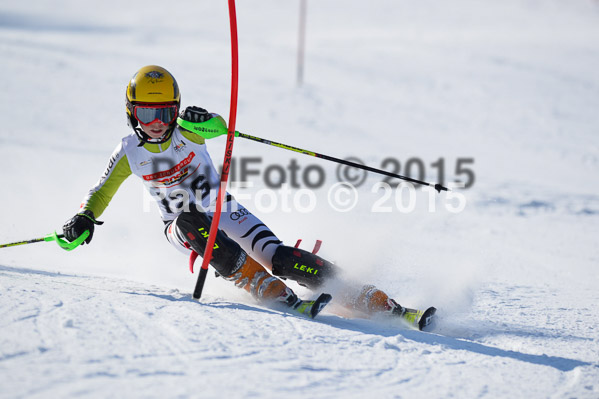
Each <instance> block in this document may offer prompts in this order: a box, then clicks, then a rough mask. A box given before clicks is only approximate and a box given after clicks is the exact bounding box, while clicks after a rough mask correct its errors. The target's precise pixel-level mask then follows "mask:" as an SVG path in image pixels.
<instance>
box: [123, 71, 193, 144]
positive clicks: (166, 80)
mask: <svg viewBox="0 0 599 399" xmlns="http://www.w3.org/2000/svg"><path fill="white" fill-rule="evenodd" d="M126 103H127V119H128V121H129V125H130V126H131V127H132V128H133V130H134V131H135V133H136V134H137V136H138V137H139V138H140V140H142V141H143V142H148V143H163V142H165V141H167V140H168V139H169V138H170V136H171V134H172V132H173V129H174V128H175V125H176V117H175V118H173V119H172V121H170V120H169V122H168V124H169V129H168V130H167V132H166V133H165V134H164V136H163V137H162V138H160V139H157V140H156V139H151V138H150V137H149V136H148V135H147V134H145V133H144V132H143V130H142V129H141V128H140V127H139V122H140V121H139V120H138V119H137V117H136V112H135V107H136V106H139V105H151V106H161V105H164V106H175V109H174V111H175V115H176V114H177V113H178V112H179V107H180V104H181V94H180V93H179V86H178V85H177V81H176V80H175V77H174V76H173V75H172V74H171V73H170V72H169V71H167V70H166V69H164V68H162V67H160V66H157V65H147V66H145V67H143V68H141V69H140V70H139V71H137V72H136V73H135V75H133V77H132V78H131V80H130V81H129V84H128V85H127V91H126Z"/></svg>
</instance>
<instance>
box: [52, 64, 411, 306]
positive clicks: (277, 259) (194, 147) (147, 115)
mask: <svg viewBox="0 0 599 399" xmlns="http://www.w3.org/2000/svg"><path fill="white" fill-rule="evenodd" d="M180 104H181V95H180V92H179V87H178V85H177V82H176V80H175V78H174V77H173V75H171V74H170V73H169V72H168V71H167V70H166V69H164V68H162V67H159V66H155V65H149V66H145V67H143V68H141V69H140V70H139V71H137V72H136V73H135V75H134V76H133V78H132V79H131V80H130V82H129V84H128V85H127V90H126V112H127V118H128V124H129V126H130V127H131V128H132V129H133V133H132V134H130V135H128V136H126V137H124V138H123V139H122V141H121V142H120V143H119V144H118V146H117V148H116V149H115V151H114V153H113V154H112V156H111V158H110V160H109V163H108V167H107V169H106V171H105V172H104V174H103V175H102V176H101V178H100V180H99V181H98V182H97V184H96V185H95V186H94V187H93V188H92V189H91V190H90V191H89V192H88V194H87V195H86V196H85V198H84V200H83V202H82V204H81V207H80V210H79V212H78V213H77V214H76V215H75V216H74V217H72V218H71V219H69V220H68V221H67V222H66V223H65V225H64V226H63V231H64V235H65V237H66V238H67V239H68V240H69V241H73V240H75V239H77V238H78V237H79V236H80V235H81V234H82V233H83V232H85V231H86V230H89V232H90V235H89V237H88V238H87V239H86V240H85V243H89V242H90V241H91V239H92V237H93V232H94V225H99V224H102V223H103V222H99V221H98V220H97V219H96V218H98V217H99V216H100V215H101V214H102V212H104V210H105V209H106V207H107V206H108V204H109V202H110V200H111V199H112V197H113V195H114V194H115V193H116V191H117V190H118V188H119V186H120V185H121V183H122V182H123V181H124V180H125V179H126V178H127V177H128V176H129V175H131V174H135V175H136V176H138V177H140V178H141V179H142V181H143V183H144V184H145V186H146V188H147V189H148V190H149V192H150V194H151V195H152V196H153V197H154V199H156V201H157V202H158V206H159V209H160V214H161V216H162V220H163V221H164V223H165V235H166V238H167V239H168V241H169V242H170V243H171V244H172V245H173V246H174V247H175V248H177V249H178V250H180V251H182V252H183V253H186V254H188V255H189V254H190V251H195V252H197V253H198V254H199V255H203V254H204V249H205V246H206V243H207V237H208V231H209V230H210V222H211V217H212V214H213V210H214V204H215V202H216V195H213V194H214V193H215V191H216V189H217V188H218V186H219V181H220V180H219V175H218V173H217V171H216V169H215V167H214V165H213V163H212V160H211V159H210V155H209V154H208V151H207V149H206V145H205V139H206V138H211V137H216V136H218V135H221V134H222V133H223V132H226V130H227V126H226V123H225V121H224V119H223V118H222V117H221V116H219V115H217V114H214V113H209V112H207V111H206V110H204V109H202V108H199V107H194V106H191V107H187V108H186V109H185V110H184V111H183V112H179V111H180ZM179 115H180V118H181V119H180V120H179V123H177V117H178V116H179ZM214 248H215V249H214V252H213V258H212V260H211V262H210V264H211V265H212V266H213V267H214V268H215V270H216V271H217V273H218V274H219V275H220V276H222V277H224V278H225V279H227V280H231V281H234V282H235V284H236V285H237V286H238V287H241V288H243V289H245V290H246V291H248V292H250V293H251V294H252V295H253V296H254V297H256V298H257V299H258V300H262V301H279V302H282V303H284V304H286V305H287V306H290V307H291V308H292V309H297V310H298V311H300V312H302V313H309V312H313V313H312V316H314V315H315V313H316V312H317V311H314V310H313V309H310V307H309V306H307V305H306V304H308V303H309V302H304V301H302V300H301V299H299V298H298V296H297V295H296V294H295V293H294V292H293V290H291V289H290V288H289V287H287V286H286V284H285V283H284V282H283V281H282V280H281V279H290V280H294V281H296V282H298V283H299V284H300V285H303V286H305V287H308V288H310V289H311V290H317V289H321V288H322V287H323V286H324V285H325V283H328V282H331V281H333V282H334V281H342V282H341V283H340V284H341V285H342V286H343V289H342V290H341V291H339V292H338V293H340V294H341V295H340V297H341V302H342V303H341V305H343V306H344V307H345V308H348V309H351V310H355V311H358V312H361V313H364V314H368V315H372V314H377V313H378V314H388V315H394V316H400V317H402V316H403V317H405V316H406V315H405V313H406V309H404V308H403V307H401V306H400V305H398V304H397V303H396V302H395V301H394V300H393V299H391V298H389V297H388V296H387V294H385V293H384V292H383V291H381V290H379V289H377V288H376V287H374V286H373V285H364V286H362V285H355V284H351V283H349V282H347V281H345V280H343V278H342V276H341V273H340V271H339V269H338V267H337V266H335V265H334V264H332V263H331V262H329V261H327V260H325V259H323V258H321V257H319V256H317V255H316V251H313V253H311V252H308V251H305V250H302V249H299V248H296V247H290V246H286V245H284V244H283V243H282V242H281V240H279V239H278V238H277V236H276V235H275V234H274V233H273V232H272V231H271V230H270V229H269V228H268V227H267V226H266V225H265V224H264V223H263V222H262V221H261V220H260V219H258V217H256V216H255V215H254V214H253V213H252V212H251V211H249V210H248V209H247V208H246V207H244V206H242V205H241V204H239V203H237V201H236V200H235V199H234V198H233V197H232V196H231V195H230V194H227V195H226V198H225V203H224V204H223V209H222V214H221V220H220V224H219V231H218V234H217V237H216V245H215V247H214ZM315 249H316V248H315ZM267 269H268V270H267ZM277 277H279V278H277Z"/></svg>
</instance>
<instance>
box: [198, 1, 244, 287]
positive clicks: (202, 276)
mask: <svg viewBox="0 0 599 399" xmlns="http://www.w3.org/2000/svg"><path fill="white" fill-rule="evenodd" d="M229 23H230V26H231V107H230V112H229V128H228V133H227V145H226V148H225V159H224V161H223V170H222V172H221V175H220V186H219V188H218V195H217V198H216V209H215V211H214V215H213V216H212V224H211V225H210V232H209V235H208V243H207V244H206V249H205V251H204V259H203V261H202V268H201V269H200V273H199V275H198V281H197V282H196V286H195V289H194V291H193V298H194V299H200V297H201V296H202V290H203V289H204V282H205V281H206V275H207V274H208V265H209V264H210V260H211V259H212V250H213V247H214V242H215V241H216V233H217V231H218V224H219V222H220V215H221V212H222V205H223V201H224V197H225V192H226V191H227V181H228V180H229V169H230V168H231V157H232V156H233V141H234V140H235V121H236V119H237V93H238V81H239V63H238V42H237V16H236V13H235V0H229Z"/></svg>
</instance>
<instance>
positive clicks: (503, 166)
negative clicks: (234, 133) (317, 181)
mask: <svg viewBox="0 0 599 399" xmlns="http://www.w3.org/2000/svg"><path fill="white" fill-rule="evenodd" d="M296 3H297V2H281V1H280V0H279V1H276V0H243V1H238V2H237V7H238V23H239V32H240V33H239V34H240V97H239V110H238V128H239V129H240V130H241V131H243V132H245V133H249V134H255V135H257V136H259V137H264V138H267V139H272V140H273V141H278V142H283V143H286V144H289V145H294V146H297V147H301V148H306V149H309V150H313V151H317V152H322V153H324V154H330V155H331V156H335V157H340V158H343V157H346V156H357V157H359V158H360V159H362V160H363V161H364V162H366V163H368V164H369V165H372V166H374V167H380V168H384V169H385V168H386V169H389V166H390V164H387V165H386V167H385V166H384V165H383V163H384V160H386V159H387V160H388V159H389V158H391V159H396V160H397V161H399V162H400V165H401V170H400V171H399V173H402V174H403V173H404V172H406V170H405V169H406V168H407V162H408V160H409V159H414V158H415V159H420V160H422V162H423V164H424V167H425V170H424V171H422V173H423V174H424V176H425V180H427V181H429V180H430V181H437V180H438V178H439V173H440V168H439V166H437V167H433V166H432V164H433V163H434V162H439V161H438V160H443V167H444V176H443V177H444V182H446V183H450V182H452V181H454V180H460V179H462V180H463V179H464V177H465V176H464V175H463V174H462V175H461V176H458V172H457V170H456V169H457V160H458V159H460V158H462V159H464V158H466V159H472V160H473V163H471V164H468V165H467V166H469V167H471V168H472V171H473V172H474V174H475V183H474V185H473V186H472V187H471V188H469V189H467V190H462V191H457V192H458V193H462V194H463V195H464V198H465V200H466V207H465V209H464V211H463V212H460V213H457V214H454V213H452V212H450V211H448V210H447V205H448V204H452V200H451V199H449V197H448V195H447V194H446V193H443V194H440V195H435V196H434V198H433V200H432V201H431V199H430V196H429V195H428V194H427V193H426V192H424V191H423V190H418V191H417V192H416V194H415V198H416V202H417V207H416V208H415V210H414V211H413V212H407V213H404V212H400V211H399V210H398V206H396V203H395V202H394V201H395V198H394V196H393V195H391V196H389V197H388V198H387V199H386V200H384V196H383V195H384V193H381V192H380V190H379V191H376V190H372V188H373V186H374V184H375V183H377V182H380V181H381V179H380V178H379V177H377V176H374V175H369V176H368V177H367V178H366V180H365V183H364V185H363V186H361V187H359V190H358V192H359V201H358V204H357V206H356V208H355V209H354V210H353V211H352V212H350V213H341V212H335V211H333V209H332V208H331V207H330V206H328V203H327V190H328V188H329V187H330V186H331V185H333V184H334V183H336V182H337V180H336V179H335V176H336V173H337V171H338V170H337V167H336V165H333V164H330V163H325V162H324V161H320V160H314V159H310V158H307V157H302V156H296V155H295V154H291V153H288V152H284V151H282V150H280V149H273V148H269V147H266V146H261V145H259V144H256V143H252V142H247V141H246V142H243V141H239V140H238V141H236V144H235V153H234V155H235V156H236V157H238V158H241V157H260V159H261V162H260V165H259V166H256V168H257V169H260V170H261V174H260V175H257V176H253V175H252V176H251V178H252V181H251V182H252V183H254V187H253V188H252V189H247V190H246V191H244V190H238V191H237V192H235V195H238V196H241V195H243V194H249V196H250V199H249V200H247V201H246V200H244V201H243V203H244V205H246V206H247V207H248V209H252V210H254V211H256V213H257V214H259V216H260V217H261V218H262V219H263V221H264V222H265V223H267V224H268V225H269V226H270V227H271V228H272V229H273V230H274V231H275V232H276V233H277V235H278V236H279V238H281V239H282V240H284V241H285V242H286V243H287V244H291V245H292V244H293V243H294V242H295V240H296V239H297V238H303V239H304V244H305V245H306V246H309V245H310V244H309V243H311V242H314V240H316V239H322V240H323V242H324V245H323V247H322V249H321V252H320V254H321V255H323V256H324V257H326V258H329V259H331V260H332V261H335V262H337V263H338V264H339V265H340V266H341V267H343V268H344V269H346V270H347V271H348V272H349V273H351V274H352V275H354V276H356V277H357V278H358V279H360V280H363V281H365V282H368V283H374V284H376V285H377V286H378V287H380V288H382V289H383V290H385V291H386V292H388V293H389V294H391V296H393V297H394V298H395V299H397V300H398V301H399V302H400V303H401V304H403V305H405V306H413V307H419V308H423V307H425V306H430V305H434V306H436V307H437V308H438V309H439V311H438V316H439V317H438V320H437V323H436V326H435V328H434V330H433V331H431V332H429V333H424V332H418V331H414V330H410V329H407V328H405V326H403V325H401V324H400V323H397V322H396V323H394V322H391V321H389V320H387V321H384V320H378V319H374V320H363V319H346V318H342V317H340V316H338V315H335V314H332V313H331V312H330V310H331V309H332V306H329V308H327V309H325V311H324V312H323V313H322V314H321V315H319V317H318V318H317V319H316V320H308V319H305V318H302V317H299V316H296V315H292V314H289V313H286V312H284V311H283V310H282V309H278V308H270V307H268V306H264V305H261V304H257V303H255V302H254V301H253V300H252V299H251V298H250V297H249V296H248V295H246V294H245V293H244V292H240V291H239V290H237V289H236V288H234V287H233V286H231V285H230V284H228V283H227V282H225V281H223V280H222V279H216V278H214V277H213V276H212V275H210V276H209V279H208V281H207V283H206V288H205V291H204V297H203V298H202V301H201V303H197V302H195V301H192V300H191V299H190V296H189V292H190V290H191V288H192V287H193V283H194V280H195V276H191V275H190V274H189V272H188V271H187V269H186V268H187V259H186V258H185V257H184V256H182V255H181V254H178V253H177V252H176V251H174V250H173V249H172V248H171V247H170V246H169V245H168V243H166V241H165V240H164V236H163V234H162V228H163V225H162V222H161V221H160V220H159V218H158V216H157V209H156V207H155V205H148V204H146V201H145V198H146V197H144V196H143V195H142V188H141V185H140V183H139V182H137V181H133V178H131V179H129V180H128V181H127V182H125V183H124V184H123V186H122V187H121V188H120V189H119V192H118V194H117V195H116V196H115V197H114V199H113V200H112V202H111V205H110V207H109V208H108V209H107V210H106V212H105V213H104V214H103V215H102V217H101V219H102V220H105V221H106V223H105V225H103V226H101V227H98V228H97V230H96V233H95V235H94V241H93V243H92V245H89V246H88V245H85V246H83V247H81V248H78V249H77V250H76V251H73V252H70V253H68V254H67V253H65V252H64V251H61V250H59V249H57V248H56V247H55V246H54V245H52V244H35V245H30V246H29V245H28V246H26V247H15V248H7V249H1V250H0V398H11V399H12V398H48V397H51V398H71V397H86V398H87V397H90V398H114V397H133V398H135V397H140V398H154V397H156V398H164V397H180V398H196V397H202V398H221V397H232V398H242V397H243V398H247V397H259V398H263V397H264V398H280V397H285V398H287V397H289V398H303V399H305V398H307V397H309V398H339V397H343V398H354V397H355V398H364V397H381V398H425V397H426V398H429V397H432V398H448V397H458V398H556V399H557V398H593V399H596V398H598V397H599V361H598V359H599V331H598V326H599V317H598V316H597V315H598V314H599V293H598V290H597V287H598V286H599V273H598V271H597V265H598V264H599V247H598V246H597V237H599V223H598V217H599V195H597V186H598V184H599V179H598V176H599V142H598V141H597V137H598V136H597V126H599V113H598V112H597V110H598V109H599V74H598V73H597V71H599V40H597V38H599V23H598V20H599V2H597V1H595V0H572V1H568V2H564V1H561V0H544V1H537V0H504V1H501V2H494V3H492V2H484V3H482V2H480V1H476V0H455V1H453V2H445V3H443V2H434V1H430V0H422V1H419V2H397V1H396V0H373V1H371V2H363V1H358V0H347V1H346V2H344V6H343V7H340V6H339V4H340V3H339V2H336V1H332V0H319V1H318V2H309V7H308V36H307V42H306V44H307V48H306V68H305V82H304V85H303V87H301V88H297V87H295V80H294V79H295V57H296V48H295V45H296V42H297V11H298V9H297V4H296ZM156 4H157V3H153V2H151V1H148V0H145V1H141V0H130V1H128V2H122V1H117V0H106V1H103V2H102V3H101V5H100V3H98V4H95V3H94V4H91V3H87V2H72V1H70V2H66V1H61V0H57V1H54V2H44V1H39V0H32V1H29V2H4V3H2V4H1V5H0V54H1V57H2V63H1V64H0V71H1V72H2V75H3V76H4V77H5V78H4V79H2V81H1V83H0V85H1V88H2V93H3V94H2V96H0V109H2V110H3V111H1V112H2V113H1V115H2V117H3V118H2V123H3V126H2V129H0V185H1V186H2V195H0V222H1V225H2V229H0V242H12V241H16V240H20V239H26V238H32V237H33V236H39V235H43V234H44V233H49V232H50V231H51V230H52V228H56V229H59V228H60V225H61V224H62V223H63V222H64V221H65V220H66V219H67V218H68V217H70V216H72V214H73V213H75V211H76V209H77V207H78V205H79V201H80V200H81V198H82V197H83V196H84V194H85V192H86V190H88V189H89V188H90V187H91V186H92V185H93V183H94V182H95V181H97V179H98V177H99V176H100V175H101V174H102V172H103V171H104V168H105V165H106V163H107V161H108V158H109V155H110V153H111V152H112V150H113V149H114V147H115V145H116V144H117V142H118V140H119V139H120V138H121V137H122V136H124V135H126V134H129V132H130V130H129V129H128V128H127V127H126V126H125V119H124V99H123V94H124V93H123V92H124V87H125V84H126V82H127V80H128V79H130V78H131V75H132V74H133V72H134V71H136V70H138V69H139V68H140V67H141V66H143V65H147V64H158V65H162V66H164V67H166V68H167V69H169V70H170V71H171V72H173V73H174V74H175V76H177V80H178V82H179V85H180V86H181V90H182V98H183V100H182V101H183V106H187V105H199V106H203V107H205V108H207V109H209V110H210V111H214V112H218V113H220V114H221V115H226V114H227V112H228V109H229V95H230V93H229V89H230V88H229V83H230V82H229V75H228V71H229V69H230V65H229V62H230V58H229V57H230V55H229V51H230V49H229V27H228V21H227V7H226V2H199V3H198V2H193V1H188V0H182V1H180V2H178V3H177V4H176V7H175V14H176V17H175V18H171V17H169V18H165V16H164V7H163V5H162V4H160V6H156ZM140 10H143V12H140ZM148 21H151V23H148ZM208 148H209V150H210V152H211V154H212V157H213V159H214V161H215V163H218V162H219V161H220V159H221V154H222V153H223V151H224V140H219V139H215V140H211V141H210V142H208ZM291 159H294V160H295V159H296V160H297V165H299V167H300V173H299V174H298V177H299V178H300V180H301V177H302V172H303V171H305V170H306V168H307V167H308V166H311V165H312V166H314V165H317V166H320V167H322V170H323V171H324V172H325V173H326V181H325V183H324V185H323V187H322V188H319V189H316V190H314V193H315V195H316V200H317V206H316V208H315V209H314V211H313V212H308V213H302V212H299V211H298V210H297V209H291V210H285V209H284V206H282V205H280V204H279V205H280V206H278V207H277V208H276V209H275V211H274V212H266V211H264V212H262V211H260V210H259V209H258V204H257V203H256V202H257V201H255V200H256V196H255V195H254V194H255V193H256V192H257V191H258V190H260V189H262V188H264V187H265V182H264V173H263V172H264V170H265V168H266V167H268V166H271V165H279V166H282V167H283V169H285V170H287V168H288V165H289V164H290V160H291ZM437 165H440V164H439V163H437ZM238 166H239V165H238ZM237 173H238V174H239V170H238V171H237ZM302 188H305V187H303V186H302ZM296 192H297V190H292V193H296ZM381 194H383V195H381ZM252 195H254V196H252ZM375 204H379V208H385V209H386V210H382V211H375V210H374V208H375ZM453 204H455V202H453ZM381 205H382V207H381ZM431 206H433V207H434V209H433V210H430V207H431ZM427 208H429V209H427ZM308 249H310V248H308ZM290 286H292V287H293V288H294V289H296V291H297V292H298V293H299V294H301V295H302V296H306V297H307V296H310V295H313V294H311V293H308V292H307V291H306V290H303V289H302V288H301V287H299V286H297V285H295V284H294V283H292V282H290Z"/></svg>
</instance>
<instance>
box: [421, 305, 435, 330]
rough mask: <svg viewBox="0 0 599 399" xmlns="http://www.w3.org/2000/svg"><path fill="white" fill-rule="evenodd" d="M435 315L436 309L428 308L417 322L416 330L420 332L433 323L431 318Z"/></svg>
mask: <svg viewBox="0 0 599 399" xmlns="http://www.w3.org/2000/svg"><path fill="white" fill-rule="evenodd" d="M435 313H437V308H435V307H432V306H431V307H430V308H428V309H426V310H425V311H424V313H423V314H422V316H421V317H420V320H418V329H419V330H420V331H422V330H423V329H425V328H426V327H427V326H429V325H431V323H432V322H433V316H434V315H435Z"/></svg>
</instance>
